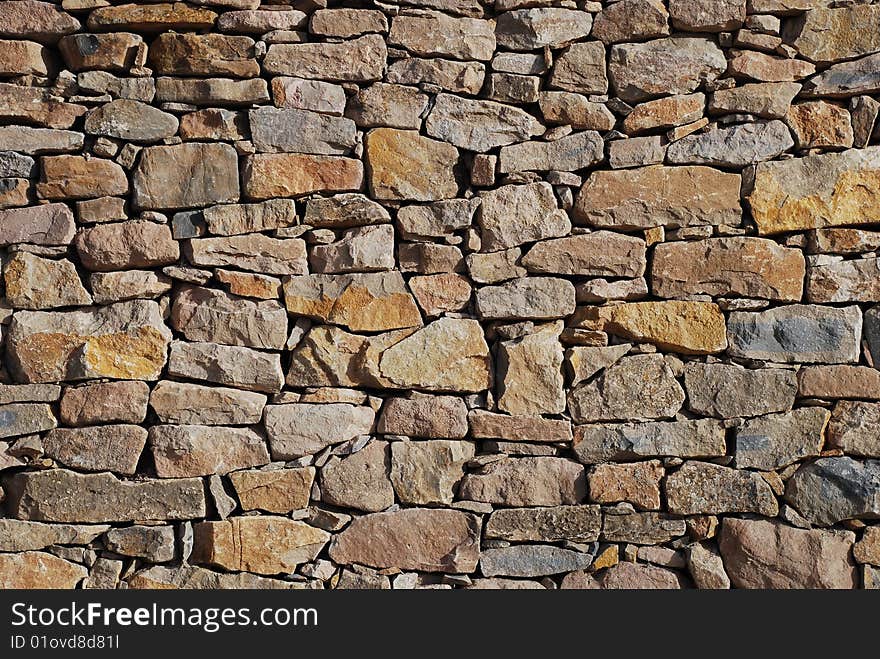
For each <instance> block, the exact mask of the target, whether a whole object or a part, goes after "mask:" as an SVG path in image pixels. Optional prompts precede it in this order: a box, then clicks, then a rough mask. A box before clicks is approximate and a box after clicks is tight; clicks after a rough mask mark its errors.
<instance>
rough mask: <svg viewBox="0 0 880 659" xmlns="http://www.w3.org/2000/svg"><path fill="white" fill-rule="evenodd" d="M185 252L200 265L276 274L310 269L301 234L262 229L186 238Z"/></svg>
mask: <svg viewBox="0 0 880 659" xmlns="http://www.w3.org/2000/svg"><path fill="white" fill-rule="evenodd" d="M183 253H184V255H185V256H186V259H187V260H188V261H189V262H190V263H192V264H193V265H197V266H221V267H222V266H227V267H235V268H241V269H242V270H251V271H253V272H260V273H268V274H273V275H302V274H305V273H306V272H308V260H307V259H306V245H305V243H304V242H303V241H302V240H300V239H298V238H289V239H283V238H270V237H269V236H267V235H264V234H261V233H249V234H245V235H242V236H230V237H224V238H197V239H193V240H189V241H185V242H184V244H183Z"/></svg>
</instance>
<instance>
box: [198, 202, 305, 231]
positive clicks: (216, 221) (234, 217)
mask: <svg viewBox="0 0 880 659" xmlns="http://www.w3.org/2000/svg"><path fill="white" fill-rule="evenodd" d="M202 214H203V216H204V219H205V224H206V225H207V227H208V231H210V232H211V233H213V234H216V235H220V236H233V235H238V234H243V233H253V232H256V231H266V230H269V229H281V228H284V227H289V226H291V225H294V224H296V221H297V217H296V207H295V205H294V202H293V201H291V200H289V199H272V200H270V201H266V202H263V203H260V204H228V205H223V206H211V207H210V208H206V209H205V210H204V211H203V212H202Z"/></svg>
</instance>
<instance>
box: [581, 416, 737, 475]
mask: <svg viewBox="0 0 880 659" xmlns="http://www.w3.org/2000/svg"><path fill="white" fill-rule="evenodd" d="M574 452H575V455H576V456H577V458H578V460H580V461H581V462H583V463H584V464H595V463H600V462H607V461H612V460H635V459H638V458H645V457H678V458H710V457H720V456H723V455H725V453H726V452H727V445H726V442H725V432H724V425H723V424H722V423H721V422H720V421H715V420H712V419H695V420H688V421H661V422H651V423H619V424H617V423H615V424H596V425H583V426H575V429H574Z"/></svg>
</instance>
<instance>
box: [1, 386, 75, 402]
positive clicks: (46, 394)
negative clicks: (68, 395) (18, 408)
mask: <svg viewBox="0 0 880 659" xmlns="http://www.w3.org/2000/svg"><path fill="white" fill-rule="evenodd" d="M59 398H61V386H60V385H57V384H2V385H0V405H6V404H7V403H55V402H57V401H58V399H59Z"/></svg>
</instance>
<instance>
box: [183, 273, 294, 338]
mask: <svg viewBox="0 0 880 659" xmlns="http://www.w3.org/2000/svg"><path fill="white" fill-rule="evenodd" d="M170 322H171V326H172V327H173V328H174V329H175V330H177V331H178V332H180V333H181V334H183V335H184V336H185V337H186V338H187V339H189V340H191V341H213V342H215V343H223V344H226V345H239V346H247V347H251V348H264V349H266V348H268V349H274V350H281V349H282V348H283V347H284V345H285V343H286V341H287V314H286V313H285V311H284V309H283V308H282V307H281V305H279V304H278V303H277V302H275V301H274V300H262V301H259V302H253V301H251V300H248V299H246V298H240V297H236V296H232V295H229V294H228V293H224V292H223V291H218V290H215V289H211V288H202V287H197V286H186V287H184V288H182V289H180V290H179V291H178V292H177V294H176V295H175V296H174V306H173V307H172V310H171V321H170Z"/></svg>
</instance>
